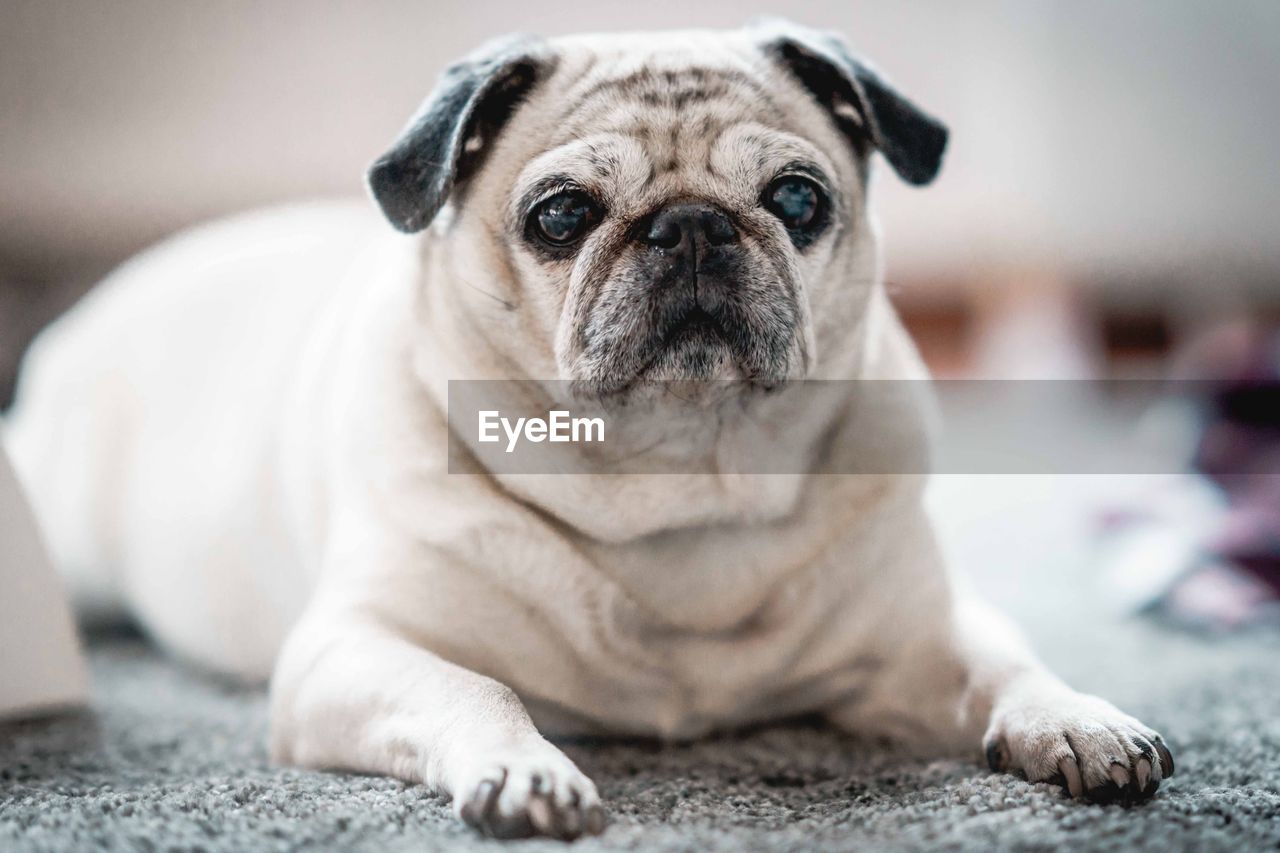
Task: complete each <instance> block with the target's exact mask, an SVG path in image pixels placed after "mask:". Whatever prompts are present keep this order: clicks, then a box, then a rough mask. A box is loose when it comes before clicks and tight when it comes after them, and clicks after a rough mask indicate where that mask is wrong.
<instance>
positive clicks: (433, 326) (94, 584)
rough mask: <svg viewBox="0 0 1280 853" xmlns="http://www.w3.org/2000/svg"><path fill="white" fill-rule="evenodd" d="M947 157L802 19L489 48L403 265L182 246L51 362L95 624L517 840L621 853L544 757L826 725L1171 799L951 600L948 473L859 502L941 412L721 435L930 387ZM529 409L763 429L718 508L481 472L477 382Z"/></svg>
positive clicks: (42, 427)
mask: <svg viewBox="0 0 1280 853" xmlns="http://www.w3.org/2000/svg"><path fill="white" fill-rule="evenodd" d="M946 141H947V131H946V130H945V128H944V127H943V125H942V124H940V123H939V122H938V121H937V120H936V119H934V118H932V117H930V116H929V115H928V114H927V113H925V112H924V111H923V110H921V109H920V108H919V107H917V106H916V105H914V104H913V103H912V102H911V101H909V100H907V98H906V97H904V96H903V95H902V94H900V93H899V92H898V91H897V90H896V89H895V88H894V87H893V86H892V85H891V84H890V83H889V82H888V80H887V79H886V78H885V77H884V76H882V75H881V74H880V73H879V72H877V71H876V70H875V69H874V68H873V67H872V66H871V65H869V64H868V63H866V62H864V61H862V60H860V59H858V58H856V57H855V56H854V55H853V54H852V53H850V52H849V50H848V49H847V48H846V47H845V45H844V44H843V42H841V41H840V40H839V39H838V38H837V37H835V36H832V35H829V34H826V33H822V32H816V31H812V30H808V29H804V28H801V27H799V26H795V25H791V24H787V23H783V22H777V21H773V22H765V23H760V24H755V25H752V26H748V27H746V28H743V29H740V30H736V31H728V32H703V31H699V32H679V33H662V34H642V35H641V34H627V35H604V36H600V35H596V36H573V37H565V38H555V39H550V40H541V39H535V38H527V37H516V38H508V39H504V40H500V41H497V42H493V43H490V44H488V45H486V46H484V47H482V48H480V49H479V50H478V51H476V52H475V53H473V54H471V55H469V56H467V57H466V58H465V59H463V60H462V61H460V62H458V63H457V64H455V65H452V66H451V67H449V68H448V69H447V70H446V71H445V72H444V74H443V76H442V78H441V79H440V81H439V83H438V85H437V86H436V88H435V90H434V91H433V92H432V93H431V94H430V96H429V97H428V98H427V100H426V102H425V103H424V105H423V106H422V107H421V109H420V111H419V112H418V113H417V114H416V115H415V116H414V117H413V118H412V120H411V121H410V122H409V124H408V126H407V127H406V128H405V130H404V132H403V133H402V134H401V135H400V137H399V138H398V139H397V140H396V141H395V143H394V144H393V145H392V147H391V148H390V150H389V151H387V153H386V154H384V155H383V156H382V157H381V158H379V159H378V160H377V161H376V162H375V163H374V164H373V166H372V167H371V169H370V170H369V173H368V184H369V187H370V189H371V192H372V196H373V198H374V199H375V200H376V202H377V206H378V207H379V208H380V209H381V213H382V214H383V215H384V216H385V219H386V220H388V221H389V222H390V225H391V226H394V230H393V229H392V228H387V227H386V225H385V223H382V222H380V221H379V219H378V217H376V215H374V214H373V213H371V212H369V213H367V212H366V210H365V208H364V207H363V206H351V207H346V206H335V205H311V206H300V207H294V208H290V209H286V210H276V211H270V212H265V213H256V214H251V215H247V216H243V217H241V218H238V219H233V220H229V221H225V222H221V223H217V224H213V225H209V226H205V227H203V228H199V229H197V230H195V231H192V232H190V233H188V234H186V235H183V236H180V237H178V238H176V239H175V240H172V241H171V242H169V243H168V244H165V245H163V246H161V247H159V248H156V249H153V250H151V251H150V252H148V253H146V254H144V255H143V256H141V257H139V258H137V259H135V260H134V261H132V262H130V263H129V264H127V265H126V266H125V267H123V268H122V269H121V270H119V271H118V272H117V273H115V274H114V275H113V276H112V277H111V279H110V280H108V281H107V282H106V283H105V284H103V285H102V286H101V287H100V288H99V289H97V290H96V291H95V292H93V293H92V294H91V295H90V296H89V297H88V298H87V299H85V300H84V301H83V303H81V304H80V305H79V306H78V307H77V308H75V309H74V310H73V311H72V312H71V313H70V314H69V315H68V316H67V317H65V319H63V320H61V321H60V322H58V323H57V324H56V325H55V326H54V327H52V328H51V329H49V330H48V331H47V332H46V333H45V334H44V335H43V336H42V338H41V339H40V340H39V341H38V343H37V344H36V345H35V347H34V349H33V351H32V352H31V353H30V356H29V358H28V361H27V364H26V367H25V371H24V376H23V380H22V389H21V392H20V401H19V403H18V409H17V413H16V416H15V419H14V421H13V423H11V424H10V425H9V427H10V428H9V435H8V440H9V442H10V445H11V449H12V452H13V455H14V457H15V459H16V461H17V464H18V466H19V467H20V470H21V472H22V475H23V477H24V479H25V482H26V484H27V486H28V487H29V489H30V492H31V494H32V497H33V500H34V503H35V505H36V507H37V509H38V512H39V514H40V515H41V517H42V519H43V523H44V525H45V529H46V531H47V534H48V538H49V540H50V542H51V544H52V547H53V549H54V551H55V553H56V555H57V557H58V559H59V562H60V563H61V564H62V565H63V566H64V568H65V570H66V572H67V573H68V576H69V577H70V579H71V586H72V588H73V589H74V590H75V591H76V594H77V597H78V598H79V599H80V600H81V601H82V602H83V603H84V604H85V605H86V606H93V605H97V606H98V607H100V608H103V609H107V610H110V609H112V608H115V607H127V608H128V610H129V611H130V612H131V613H132V614H134V616H135V617H136V619H137V620H139V621H140V623H141V624H142V625H143V626H145V628H146V630H147V631H148V632H149V634H150V635H151V636H153V637H154V638H155V639H156V640H157V641H158V642H159V643H161V644H162V645H163V646H165V647H166V648H168V649H170V650H171V651H172V652H173V653H175V654H177V655H179V656H181V657H183V658H186V659H189V660H192V661H195V662H197V663H199V664H201V665H203V666H206V667H211V668H213V669H216V670H220V671H223V672H229V673H233V674H236V675H238V676H241V677H244V678H249V679H253V678H266V677H268V676H270V685H271V686H270V697H271V701H270V716H271V723H270V748H271V753H272V755H273V756H274V758H275V759H277V760H279V761H281V762H286V763H290V764H295V765H300V766H305V767H314V768H342V769H347V770H354V771H362V772H368V773H376V774H387V775H390V776H395V777H399V778H401V779H405V780H408V781H411V782H416V783H423V784H425V785H428V786H430V787H431V788H433V789H435V790H438V791H440V792H442V793H444V794H446V795H448V796H449V797H451V798H452V802H453V805H454V808H455V810H456V812H457V814H458V815H459V816H460V817H461V818H462V819H463V820H464V821H466V822H467V823H469V824H471V825H473V826H475V827H477V828H479V829H480V830H481V831H482V832H484V833H487V834H490V835H494V836H501V837H513V836H528V835H547V836H554V837H560V838H573V837H576V836H579V835H582V834H590V833H598V832H600V831H601V830H602V829H603V828H604V826H605V823H606V815H605V811H604V808H603V805H602V803H601V800H600V797H599V795H598V794H597V791H596V787H595V785H594V784H593V783H592V781H591V780H590V779H588V778H587V777H586V776H585V775H584V774H583V773H582V772H581V771H580V770H579V769H578V768H577V767H576V766H575V765H574V763H573V762H572V761H571V760H570V759H569V758H568V757H566V755H565V754H564V753H563V752H562V751H561V750H560V749H559V748H557V747H556V746H555V745H554V743H553V742H552V741H551V740H549V739H548V738H549V737H574V736H584V735H585V736H590V735H627V736H650V737H656V738H662V739H686V738H696V737H698V736H700V735H702V734H704V733H706V732H710V731H712V730H717V729H724V728H729V727H734V726H741V725H744V724H749V723H756V722H760V721H767V720H773V719H778V718H780V717H784V716H788V715H793V714H796V713H801V712H806V713H818V714H821V715H823V716H824V717H825V718H827V719H828V720H830V722H831V723H832V724H833V725H835V726H838V727H839V728H840V729H843V730H847V731H850V732H854V733H857V734H859V735H863V736H867V737H872V738H884V739H887V740H891V741H894V742H897V743H900V744H903V745H904V746H905V747H907V748H910V749H913V750H915V751H918V752H923V753H926V754H951V753H957V752H959V753H966V752H972V753H973V754H975V755H977V754H979V750H982V751H984V752H985V757H986V760H987V761H988V762H989V763H990V766H991V767H992V768H993V769H995V770H997V771H1007V772H1013V773H1019V774H1021V775H1023V776H1024V777H1025V778H1026V779H1028V780H1030V781H1032V782H1036V781H1043V780H1049V781H1054V782H1057V783H1058V784H1060V785H1063V786H1064V787H1066V788H1067V789H1068V791H1069V792H1070V795H1071V796H1072V797H1076V798H1088V799H1092V800H1110V799H1117V798H1127V799H1140V798H1144V797H1148V796H1150V795H1151V794H1152V793H1153V792H1154V791H1155V790H1156V788H1157V787H1158V785H1159V784H1160V782H1161V781H1162V780H1163V779H1165V778H1167V777H1168V776H1170V775H1171V774H1172V773H1173V769H1174V768H1173V760H1172V757H1171V755H1170V752H1169V749H1168V748H1167V747H1166V745H1165V743H1164V741H1163V740H1162V738H1161V737H1160V735H1159V734H1157V733H1156V732H1155V731H1153V730H1152V729H1151V728H1149V727H1147V726H1146V725H1144V724H1143V723H1141V722H1139V721H1138V720H1136V719H1134V718H1133V717H1131V716H1129V715H1127V714H1125V713H1123V712H1121V711H1119V710H1117V709H1116V708H1115V707H1113V706H1112V705H1111V704H1109V703H1107V702H1106V701H1104V700H1102V699H1100V698H1096V697H1093V696H1088V695H1083V694H1081V693H1077V692H1076V691H1074V690H1072V689H1071V688H1070V687H1068V686H1067V685H1066V684H1064V683H1063V682H1062V681H1060V680H1059V679H1058V678H1056V677H1055V676H1054V675H1053V674H1051V673H1050V672H1048V671H1047V670H1046V669H1045V668H1044V667H1043V666H1042V665H1041V664H1040V663H1039V662H1037V660H1036V658H1035V657H1034V656H1033V654H1032V653H1031V652H1030V651H1029V650H1028V647H1027V645H1026V643H1024V641H1023V640H1022V639H1021V638H1020V637H1019V635H1018V633H1017V631H1016V630H1015V629H1014V628H1013V627H1011V625H1010V624H1009V622H1007V621H1006V620H1005V619H1004V618H1002V617H1001V616H1000V615H998V614H997V613H994V612H992V611H991V610H989V609H988V608H986V607H985V606H984V605H983V604H981V603H980V602H978V601H977V600H975V599H974V598H973V597H972V596H971V595H970V594H969V593H967V592H966V591H965V590H964V589H963V588H962V587H961V586H960V585H959V584H958V583H957V582H955V581H953V580H952V578H951V576H950V575H949V574H948V572H947V570H946V568H945V566H944V564H943V561H942V559H941V558H940V556H939V552H938V549H937V547H936V546H935V542H934V536H933V533H932V531H931V527H930V523H929V521H928V519H927V518H926V515H925V512H924V510H923V508H922V504H921V489H922V486H923V483H924V479H923V477H921V476H915V475H908V474H894V473H892V472H889V473H879V474H877V473H866V474H860V475H849V474H845V475H832V474H831V472H832V471H839V470H847V469H845V468H838V467H836V465H837V462H834V461H833V459H836V458H837V457H839V456H840V454H842V453H843V454H845V455H846V456H847V455H848V454H849V453H850V452H857V453H867V452H872V451H871V450H869V449H868V448H869V447H870V445H868V443H867V442H866V440H865V437H864V436H863V435H862V432H863V430H862V428H863V427H866V426H867V425H868V423H872V424H875V425H876V426H877V428H878V430H879V432H880V433H882V434H884V435H901V434H915V433H919V432H921V431H922V430H923V429H924V424H925V423H926V421H927V420H928V413H927V406H926V405H925V404H923V403H921V404H919V405H917V404H909V405H899V406H895V407H890V408H886V409H885V410H883V411H872V412H866V411H861V412H858V413H857V415H858V417H857V423H858V424H859V425H860V428H859V429H854V418H853V415H852V413H851V407H850V406H848V405H843V406H842V405H828V406H824V407H819V408H818V414H817V415H816V416H809V415H806V416H805V417H799V416H797V414H796V412H794V411H792V410H791V409H790V408H789V407H788V406H786V405H773V406H771V407H770V406H760V407H757V408H755V409H752V410H751V411H752V414H751V416H750V418H748V417H747V416H746V415H741V416H735V414H734V413H735V412H743V411H746V407H737V408H735V407H733V406H723V405H721V404H722V403H723V397H724V395H725V394H728V395H729V396H739V397H742V398H744V399H745V398H751V397H754V396H764V395H769V394H772V395H773V396H770V397H769V399H772V400H778V399H784V400H785V399H786V398H785V397H781V398H780V397H778V396H777V394H778V393H779V392H778V391H777V389H778V388H779V387H780V386H782V387H784V388H785V387H786V385H787V383H790V382H793V381H798V380H812V379H823V380H867V379H877V380H881V379H897V380H913V379H925V378H926V372H925V369H924V367H923V366H922V363H921V360H920V358H919V357H918V355H917V352H916V350H915V348H914V346H913V344H912V342H911V340H910V339H909V337H908V335H907V334H906V332H905V331H904V329H903V327H902V325H901V323H900V322H899V320H898V318H897V317H896V315H895V313H894V311H893V308H892V307H891V305H890V303H889V300H888V298H887V297H886V294H885V288H884V285H883V283H882V281H881V276H880V260H879V250H878V238H877V229H876V226H875V224H874V219H873V217H872V213H871V209H870V186H871V185H870V183H869V175H870V172H871V170H872V166H873V159H874V158H875V155H876V153H877V152H878V154H879V156H881V157H883V158H884V160H886V161H887V162H888V164H889V166H890V167H891V168H892V169H893V171H894V172H896V173H897V175H898V176H899V177H901V178H902V179H904V180H905V181H907V182H908V183H911V184H927V183H929V182H930V181H931V180H933V178H934V177H935V175H936V174H937V173H938V171H939V167H940V164H941V160H942V156H943V150H944V148H945V145H946ZM396 231H398V232H403V234H397V233H395V232H396ZM403 235H412V236H409V237H406V236H403ZM495 378H496V379H519V380H528V381H529V382H531V383H534V386H535V387H539V386H537V383H538V382H541V381H544V380H545V381H551V380H555V381H568V382H571V383H573V384H574V387H575V388H576V389H578V391H579V392H580V393H583V394H588V395H590V394H594V395H597V396H598V397H600V398H606V397H607V398H609V399H614V400H617V399H624V400H625V399H627V398H628V396H629V395H638V394H642V393H649V394H652V393H653V392H652V388H653V387H655V385H657V386H659V387H660V386H661V385H662V383H664V382H668V381H690V380H691V381H708V382H722V381H723V382H725V383H727V384H726V386H725V387H727V388H728V389H730V390H728V391H724V392H723V393H721V394H720V395H719V397H718V402H716V403H715V405H717V406H718V408H717V409H716V412H715V416H714V417H711V416H710V415H708V416H707V417H706V418H704V419H703V420H704V422H703V423H702V424H701V431H700V432H699V433H698V435H697V438H696V440H694V439H690V440H681V441H674V442H673V443H672V444H670V445H663V446H662V447H661V448H659V449H660V450H661V451H662V452H664V453H666V454H667V456H668V457H669V458H670V459H674V460H675V461H676V462H677V463H687V469H686V472H684V473H682V472H681V470H680V466H679V465H677V470H676V471H675V472H668V473H666V474H664V475H662V476H646V475H644V474H643V473H640V474H636V473H619V471H618V470H616V469H614V468H611V467H609V465H608V463H607V462H606V463H602V464H601V465H599V466H598V467H595V468H592V469H591V470H590V472H589V473H587V474H586V475H581V476H579V475H555V474H549V473H548V474H528V473H512V472H510V471H505V470H500V469H497V468H493V467H490V466H486V465H485V464H483V462H482V460H481V458H480V456H478V455H475V456H468V455H467V454H466V453H465V452H463V454H462V461H460V462H458V461H457V459H456V458H455V457H456V456H457V453H456V452H454V453H453V454H452V455H451V451H450V450H449V449H448V448H449V447H450V446H451V443H450V439H451V430H452V431H456V427H454V426H451V423H450V420H449V418H448V416H447V408H448V407H447V395H448V388H447V386H448V380H450V379H495ZM850 385H852V383H835V384H833V385H832V386H830V387H835V388H837V389H838V388H842V387H846V386H850ZM642 389H648V390H642ZM768 389H773V390H772V391H769V390H768ZM782 393H784V394H785V391H783V392H782ZM839 402H840V401H839V400H837V403H839ZM707 405H709V406H710V405H712V403H711V402H709V403H708V404H707ZM747 420H750V421H751V423H750V424H748V423H746V421H747ZM762 424H763V426H764V427H767V428H769V429H771V430H773V434H783V433H786V434H797V435H799V436H800V437H801V438H802V440H803V441H802V445H803V446H804V447H806V448H808V451H807V453H806V454H805V455H803V463H804V464H803V465H802V466H800V467H798V468H797V470H796V471H795V472H793V473H792V474H791V475H787V476H782V475H761V474H754V473H752V472H751V471H750V470H749V469H748V468H745V467H743V466H742V465H738V464H737V463H740V462H742V460H741V459H738V458H736V457H735V454H740V452H741V451H740V450H739V449H738V448H739V447H741V446H742V445H741V444H740V443H739V442H738V439H739V438H740V436H741V435H742V433H743V431H744V430H748V429H752V430H757V431H759V430H760V429H761V426H762ZM810 438H811V439H812V441H809V439H810ZM819 439H821V440H819ZM620 440H621V441H623V442H624V443H625V441H626V438H625V435H624V437H623V438H622V439H620ZM805 441H809V443H808V444H804V442H805ZM461 444H462V446H463V449H464V451H465V449H466V446H467V445H466V442H462V443H461ZM850 448H854V449H855V450H854V451H850V450H849V449H850ZM455 451H456V448H455ZM570 452H572V448H570ZM709 456H713V457H714V463H715V464H714V465H712V466H711V468H710V469H708V468H707V466H706V465H704V464H703V463H705V462H707V457H709ZM846 461H847V460H846ZM455 462H457V465H460V466H461V469H459V468H458V467H456V466H455V465H454V463H455ZM708 471H710V473H708Z"/></svg>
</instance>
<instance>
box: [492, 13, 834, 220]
mask: <svg viewBox="0 0 1280 853" xmlns="http://www.w3.org/2000/svg"><path fill="white" fill-rule="evenodd" d="M562 50H563V52H562V54H561V59H560V63H559V66H558V68H557V71H556V73H555V74H554V75H553V76H552V78H551V79H550V80H548V81H547V83H546V92H547V93H548V98H549V101H550V103H551V104H552V110H551V111H550V112H551V113H552V114H554V116H555V118H554V121H553V122H552V123H551V125H550V127H549V133H548V134H547V136H546V139H547V144H546V145H545V146H544V148H543V150H541V151H540V152H539V153H537V154H536V155H535V156H534V157H533V159H532V160H531V161H530V162H529V164H528V165H527V166H526V168H525V169H524V170H523V171H522V172H521V174H520V177H519V179H518V181H517V186H516V190H517V192H516V197H517V198H518V199H526V198H527V197H528V196H530V195H534V196H536V195H537V194H538V192H539V191H540V189H542V188H543V186H544V185H545V187H546V189H548V190H553V189H554V185H555V184H557V183H558V182H564V181H572V182H574V183H578V184H582V185H584V187H585V188H587V189H593V190H596V191H598V192H600V193H602V194H603V195H605V196H607V197H608V198H610V199H611V200H613V201H614V202H615V203H617V202H628V201H629V202H631V203H634V204H636V205H643V204H645V203H646V202H647V201H651V200H652V199H654V198H658V197H662V196H670V195H704V196H713V197H718V198H720V200H721V201H724V202H725V203H734V202H738V203H746V204H749V203H752V202H753V201H754V199H755V193H756V192H757V191H758V187H757V186H756V185H757V184H758V183H759V182H760V176H761V175H768V176H772V174H775V173H776V172H777V171H779V170H781V169H783V168H786V167H787V166H790V165H798V166H804V167H806V168H810V169H814V170H817V171H820V172H825V173H826V174H832V171H833V168H834V167H833V166H832V164H831V163H830V162H829V160H828V158H827V157H826V155H824V154H823V152H822V151H821V150H820V149H819V148H818V147H817V146H816V145H815V144H814V143H813V142H812V141H811V140H810V139H808V138H806V136H805V135H804V134H803V132H802V130H801V128H798V127H796V126H795V119H794V115H795V112H796V111H795V110H794V108H791V107H788V106H787V105H785V104H783V103H781V101H782V100H783V99H785V98H786V96H787V94H788V92H787V91H786V90H784V89H782V87H780V86H779V85H778V83H777V79H776V78H777V75H776V74H773V75H771V74H770V73H769V65H768V60H767V59H766V57H764V55H763V54H762V53H761V52H760V51H759V50H757V49H754V48H753V47H752V46H750V45H741V44H737V43H735V42H733V41H730V40H726V39H724V38H718V39H717V38H707V39H699V38H697V37H696V36H690V37H681V36H680V35H679V34H675V35H673V36H672V37H671V38H670V39H668V40H654V39H653V38H652V37H648V38H646V39H645V40H643V41H626V40H618V41H611V42H610V43H609V44H608V45H607V46H604V47H597V46H594V45H591V44H589V43H588V44H583V45H578V44H572V43H570V44H568V45H565V46H564V47H563V48H562ZM766 180H767V178H766ZM735 195H740V196H742V198H735V197H734V196H735Z"/></svg>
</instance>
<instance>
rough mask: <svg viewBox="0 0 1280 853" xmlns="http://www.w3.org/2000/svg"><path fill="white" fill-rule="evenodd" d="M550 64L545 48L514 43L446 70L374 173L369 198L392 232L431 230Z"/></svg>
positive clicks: (519, 39) (524, 39)
mask: <svg viewBox="0 0 1280 853" xmlns="http://www.w3.org/2000/svg"><path fill="white" fill-rule="evenodd" d="M547 63H548V51H547V49H546V45H545V43H544V42H542V41H540V40H538V39H535V38H532V37H529V36H508V37H506V38H502V39H498V40H495V41H491V42H489V43H487V44H485V45H484V46H482V47H481V48H479V49H478V50H476V51H475V52H474V53H472V54H470V55H469V56H467V57H466V58H464V59H463V60H461V61H460V62H457V63H455V64H454V65H451V66H449V67H448V68H447V69H445V71H444V73H443V74H442V75H441V76H440V82H439V83H437V84H436V87H435V90H434V91H433V92H432V93H431V94H430V95H429V96H428V97H427V99H426V101H424V102H423V104H422V106H421V107H420V108H419V109H418V112H417V113H416V114H415V115H414V117H413V118H412V119H411V120H410V121H409V124H408V126H407V127H405V129H404V130H403V131H402V132H401V134H400V138H399V139H397V140H396V141H395V144H394V145H392V147H391V150H390V151H388V152H387V153H386V154H383V155H382V156H381V157H379V158H378V159H377V160H376V161H375V162H374V164H373V165H372V166H370V167H369V174H368V181H369V190H370V192H372V193H373V197H374V199H375V200H376V201H377V202H378V206H379V207H381V208H382V212H383V214H385V215H386V217H387V219H389V220H390V221H391V224H392V225H394V226H395V227H396V228H398V229H399V230H401V231H404V232H405V233H413V232H415V231H421V230H422V229H423V228H426V227H427V226H428V225H430V224H431V220H432V219H433V218H435V215H436V213H438V212H439V211H440V208H441V207H443V206H444V203H445V202H446V201H447V200H448V198H449V195H450V194H451V193H452V192H454V190H455V188H456V187H461V186H462V184H463V182H464V181H465V180H466V178H467V177H468V176H469V175H471V174H473V173H474V172H475V170H476V169H477V168H478V167H479V165H480V164H481V162H483V160H484V157H485V155H486V154H487V153H488V149H489V147H490V145H491V144H492V142H493V139H494V137H495V136H496V135H497V133H498V132H499V131H500V130H501V129H502V125H503V124H505V123H506V121H507V119H508V118H510V116H511V114H512V112H513V111H514V110H515V108H516V106H517V105H518V104H519V103H520V101H521V99H522V98H524V97H525V95H527V94H528V92H529V90H530V89H531V88H532V87H533V85H534V83H536V82H537V81H538V79H539V78H540V77H542V76H544V75H545V73H546V70H547Z"/></svg>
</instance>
